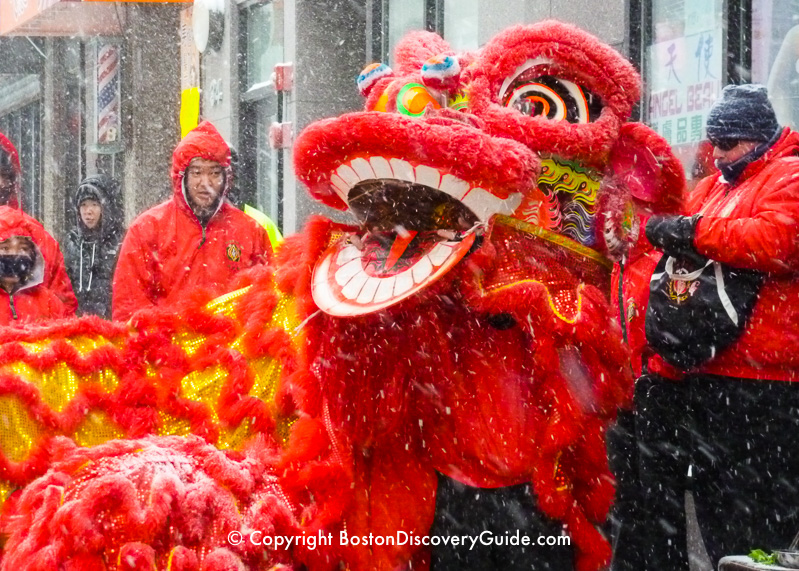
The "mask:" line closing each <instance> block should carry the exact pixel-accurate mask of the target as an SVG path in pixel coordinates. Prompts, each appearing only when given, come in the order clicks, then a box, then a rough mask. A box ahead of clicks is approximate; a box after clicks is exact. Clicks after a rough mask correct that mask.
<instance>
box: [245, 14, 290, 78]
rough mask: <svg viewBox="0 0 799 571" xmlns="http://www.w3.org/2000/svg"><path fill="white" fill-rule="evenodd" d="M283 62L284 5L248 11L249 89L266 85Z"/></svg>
mask: <svg viewBox="0 0 799 571" xmlns="http://www.w3.org/2000/svg"><path fill="white" fill-rule="evenodd" d="M282 60H283V2H269V3H266V4H256V5H255V6H252V7H251V8H249V9H248V10H247V88H248V89H251V88H252V87H253V86H257V85H259V84H263V83H266V82H267V81H269V78H270V77H271V75H272V71H273V70H274V68H275V64H277V63H280V62H281V61H282Z"/></svg>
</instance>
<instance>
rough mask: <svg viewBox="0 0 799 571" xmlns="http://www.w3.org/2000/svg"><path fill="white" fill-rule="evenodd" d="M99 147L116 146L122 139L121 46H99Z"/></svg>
mask: <svg viewBox="0 0 799 571" xmlns="http://www.w3.org/2000/svg"><path fill="white" fill-rule="evenodd" d="M96 85H97V94H96V95H97V99H96V101H97V114H96V117H97V145H98V146H102V145H114V144H116V143H118V141H119V138H120V107H121V99H122V97H121V92H120V78H119V46H117V45H116V44H110V43H99V44H98V45H97V82H96Z"/></svg>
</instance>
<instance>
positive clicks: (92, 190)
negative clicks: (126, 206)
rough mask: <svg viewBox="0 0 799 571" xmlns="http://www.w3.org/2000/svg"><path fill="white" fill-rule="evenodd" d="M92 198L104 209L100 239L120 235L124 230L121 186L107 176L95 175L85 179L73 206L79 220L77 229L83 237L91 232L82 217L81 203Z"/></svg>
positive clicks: (76, 194)
mask: <svg viewBox="0 0 799 571" xmlns="http://www.w3.org/2000/svg"><path fill="white" fill-rule="evenodd" d="M87 198H91V199H94V200H96V201H97V202H99V203H100V206H101V207H102V209H103V214H102V217H101V218H100V228H99V229H100V237H101V238H105V237H107V236H110V235H113V234H116V233H119V232H120V231H121V229H122V211H121V208H120V205H119V198H120V196H119V184H118V183H117V182H116V181H115V180H114V179H112V178H111V177H109V176H107V175H105V174H94V175H90V176H87V177H86V178H84V179H83V180H82V181H81V183H80V186H79V187H78V191H77V193H75V200H74V202H73V206H74V208H75V217H76V219H77V228H78V230H79V232H80V233H81V234H82V235H88V234H90V233H91V231H90V230H89V229H88V228H87V227H86V225H85V224H84V223H83V220H81V217H80V203H81V202H83V201H84V200H86V199H87Z"/></svg>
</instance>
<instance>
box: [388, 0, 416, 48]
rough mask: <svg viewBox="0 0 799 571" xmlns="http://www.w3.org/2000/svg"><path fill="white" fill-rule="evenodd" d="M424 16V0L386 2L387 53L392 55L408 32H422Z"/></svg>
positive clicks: (393, 0) (391, 0)
mask: <svg viewBox="0 0 799 571" xmlns="http://www.w3.org/2000/svg"><path fill="white" fill-rule="evenodd" d="M424 16H425V2H424V0H388V52H389V54H391V55H392V57H393V54H394V46H396V45H397V42H398V41H399V40H400V39H401V38H402V36H404V35H405V33H406V32H409V31H410V30H423V29H424V27H425V26H424V24H425V22H424Z"/></svg>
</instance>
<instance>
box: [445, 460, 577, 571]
mask: <svg viewBox="0 0 799 571" xmlns="http://www.w3.org/2000/svg"><path fill="white" fill-rule="evenodd" d="M517 532H518V534H519V536H525V535H526V536H528V537H530V538H531V539H532V540H533V541H535V540H536V539H537V538H538V536H560V535H561V534H562V532H563V525H562V524H561V523H559V522H557V521H554V520H552V519H550V518H548V517H546V516H545V515H543V514H542V513H541V512H540V511H539V510H538V508H537V507H536V504H535V498H534V496H533V493H532V491H531V489H530V486H529V485H528V484H520V485H518V486H510V487H507V488H495V489H489V488H472V487H470V486H467V485H465V484H461V483H460V482H457V481H455V480H452V479H451V478H448V477H446V476H444V475H441V474H439V476H438V489H437V491H436V513H435V520H434V522H433V527H432V528H431V529H430V536H431V537H432V536H447V537H455V536H471V537H479V536H480V535H481V534H483V536H482V537H483V539H484V540H485V541H484V543H488V540H489V538H491V540H492V541H493V542H494V543H496V540H497V539H499V541H500V542H502V543H505V539H504V538H511V537H514V536H516V535H517ZM430 568H431V571H467V570H473V571H495V570H498V569H502V570H503V571H505V570H507V571H516V570H519V571H521V570H525V571H530V570H534V571H573V569H574V553H573V548H572V547H570V546H565V545H550V546H539V545H535V544H532V545H527V546H524V545H507V544H503V545H496V544H491V545H483V544H482V543H481V542H480V541H477V542H476V544H475V545H474V547H473V548H472V547H471V543H468V544H466V545H458V546H453V545H451V544H448V545H438V546H433V547H432V559H431V567H430Z"/></svg>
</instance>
